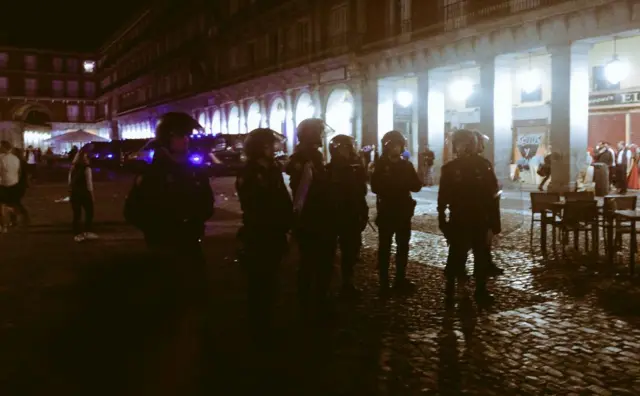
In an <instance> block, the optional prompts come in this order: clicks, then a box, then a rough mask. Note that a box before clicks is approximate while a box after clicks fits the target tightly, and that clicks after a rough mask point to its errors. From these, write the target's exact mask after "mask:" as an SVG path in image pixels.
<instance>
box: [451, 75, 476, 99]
mask: <svg viewBox="0 0 640 396" xmlns="http://www.w3.org/2000/svg"><path fill="white" fill-rule="evenodd" d="M471 94H473V82H471V80H470V79H468V78H461V79H459V80H455V81H454V82H453V83H451V85H450V86H449V95H451V97H452V98H453V99H454V100H456V101H459V102H462V101H464V100H467V99H469V96H471Z"/></svg>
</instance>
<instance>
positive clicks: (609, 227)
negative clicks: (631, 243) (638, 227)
mask: <svg viewBox="0 0 640 396" xmlns="http://www.w3.org/2000/svg"><path fill="white" fill-rule="evenodd" d="M637 203H638V196H637V195H624V196H615V197H604V208H603V212H602V228H603V230H604V237H605V241H606V243H605V248H606V250H607V251H608V249H610V248H611V246H609V241H610V240H613V239H614V237H615V243H614V251H615V250H616V249H619V248H620V245H621V243H622V236H623V235H624V234H630V233H631V224H630V223H629V222H625V221H616V219H615V214H614V213H615V211H616V210H636V205H637ZM609 233H612V234H611V235H609Z"/></svg>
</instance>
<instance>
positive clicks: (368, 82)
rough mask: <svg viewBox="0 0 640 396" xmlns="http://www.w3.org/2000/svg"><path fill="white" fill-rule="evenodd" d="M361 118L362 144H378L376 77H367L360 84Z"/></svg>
mask: <svg viewBox="0 0 640 396" xmlns="http://www.w3.org/2000/svg"><path fill="white" fill-rule="evenodd" d="M360 101H361V119H362V127H361V128H362V129H361V134H362V138H361V139H362V140H361V141H360V144H361V145H362V146H371V145H375V146H378V79H377V78H368V79H365V80H364V83H363V85H362V95H361V97H360Z"/></svg>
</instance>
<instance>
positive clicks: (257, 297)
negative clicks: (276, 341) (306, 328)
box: [236, 128, 293, 341]
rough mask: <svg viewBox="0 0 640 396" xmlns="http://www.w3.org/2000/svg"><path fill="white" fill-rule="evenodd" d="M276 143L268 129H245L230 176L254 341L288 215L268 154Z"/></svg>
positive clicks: (266, 319) (269, 302)
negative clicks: (238, 166) (240, 160)
mask: <svg viewBox="0 0 640 396" xmlns="http://www.w3.org/2000/svg"><path fill="white" fill-rule="evenodd" d="M281 144H282V142H281V141H280V135H278V134H277V133H276V132H275V131H273V130H271V129H266V128H259V129H255V130H253V131H251V133H249V136H248V137H247V140H246V142H245V144H244V153H245V155H246V156H247V163H246V165H245V166H244V168H243V169H242V170H241V171H240V173H239V175H238V177H237V179H236V190H237V192H238V198H239V199H240V206H241V209H242V227H241V228H240V231H239V232H238V240H239V242H240V246H241V250H240V262H241V264H242V266H243V267H244V269H245V270H246V272H247V281H248V282H247V283H248V299H249V302H248V308H249V320H250V330H251V332H252V334H253V336H254V340H255V341H258V340H261V339H263V338H264V337H266V336H267V335H268V332H269V330H270V328H269V323H270V319H271V312H272V309H273V304H274V303H275V298H276V291H277V283H278V273H279V269H280V268H279V267H280V264H281V262H282V259H283V257H284V255H285V253H286V251H287V243H288V242H287V233H288V232H289V230H290V228H291V222H292V219H293V206H292V203H291V197H290V196H289V191H287V187H286V186H285V184H284V180H283V178H282V171H281V168H280V166H279V165H278V164H277V163H276V161H275V158H274V154H275V152H276V151H278V150H279V149H280V148H276V146H278V145H281Z"/></svg>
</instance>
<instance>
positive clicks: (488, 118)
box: [480, 57, 513, 183]
mask: <svg viewBox="0 0 640 396" xmlns="http://www.w3.org/2000/svg"><path fill="white" fill-rule="evenodd" d="M512 79H513V77H512V60H511V59H510V58H505V57H497V58H493V59H489V60H486V61H485V62H483V63H482V64H481V65H480V132H482V133H484V134H485V135H487V136H488V137H489V142H488V144H487V145H486V146H485V151H484V155H485V157H486V158H487V159H488V160H489V161H491V163H493V166H494V168H495V172H496V176H497V178H498V181H500V182H501V183H504V182H508V181H509V179H510V178H509V176H510V167H511V162H512V157H513V129H512V128H513V98H512V96H513V94H512V92H513V88H512Z"/></svg>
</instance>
